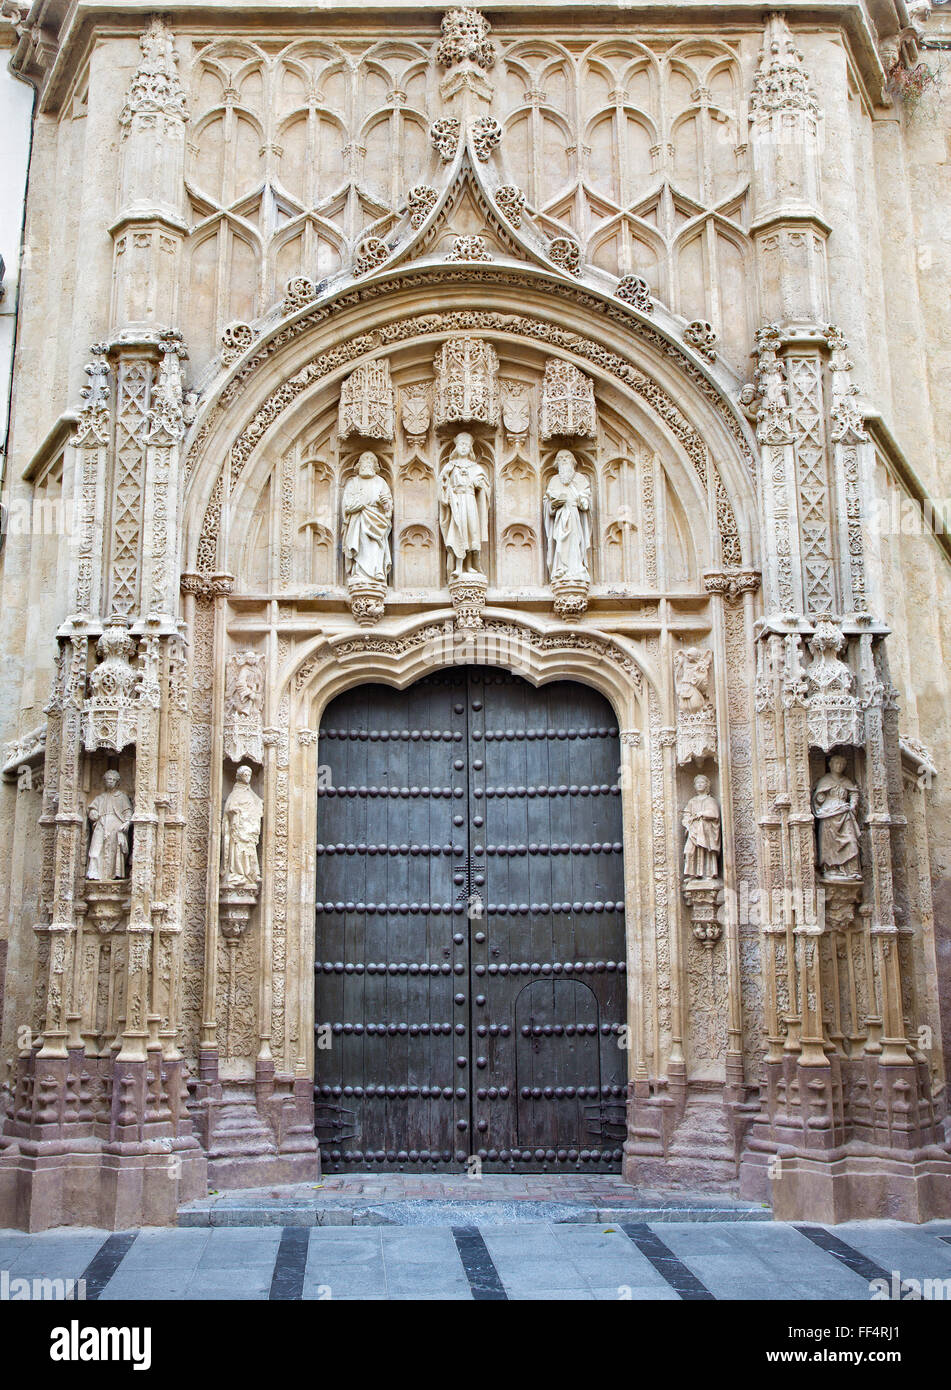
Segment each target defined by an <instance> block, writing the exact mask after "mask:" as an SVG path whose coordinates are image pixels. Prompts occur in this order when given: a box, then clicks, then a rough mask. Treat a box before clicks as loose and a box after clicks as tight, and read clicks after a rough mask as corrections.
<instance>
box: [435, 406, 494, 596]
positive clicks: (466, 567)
mask: <svg viewBox="0 0 951 1390" xmlns="http://www.w3.org/2000/svg"><path fill="white" fill-rule="evenodd" d="M489 489H490V483H489V474H488V472H487V470H486V469H485V468H483V466H482V464H481V463H479V461H478V459H477V458H476V456H475V449H474V445H473V440H472V435H471V434H465V433H462V434H457V435H456V437H455V439H454V440H453V445H452V453H451V454H450V455H449V458H448V460H447V462H446V463H445V464H444V465H443V467H442V468H441V469H440V473H439V529H440V531H441V532H442V538H443V542H444V543H445V546H446V563H447V567H448V570H449V578H450V579H453V578H459V577H461V576H462V575H463V574H473V573H474V574H481V573H482V571H481V570H480V569H479V559H480V555H481V551H482V546H483V545H484V544H485V542H486V541H487V540H488V539H489Z"/></svg>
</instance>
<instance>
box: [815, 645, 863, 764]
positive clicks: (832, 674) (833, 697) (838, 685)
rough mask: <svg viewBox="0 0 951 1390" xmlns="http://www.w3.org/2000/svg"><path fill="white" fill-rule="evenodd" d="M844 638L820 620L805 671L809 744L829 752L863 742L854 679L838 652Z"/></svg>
mask: <svg viewBox="0 0 951 1390" xmlns="http://www.w3.org/2000/svg"><path fill="white" fill-rule="evenodd" d="M844 645H845V638H844V636H843V635H842V633H841V632H840V631H839V629H838V628H837V627H836V625H835V624H834V623H833V622H831V621H830V620H829V619H828V618H820V619H819V621H818V622H817V623H816V630H815V632H814V633H813V635H812V637H811V638H810V639H809V642H808V646H809V650H810V652H812V656H813V660H812V664H811V665H810V666H809V668H808V670H807V671H806V685H807V691H808V694H807V700H806V703H807V705H808V708H809V742H810V743H811V744H812V745H813V747H815V748H821V749H823V751H824V752H826V753H828V752H829V751H830V749H832V748H835V747H836V746H838V745H840V744H842V745H854V746H860V745H861V744H862V743H863V742H864V729H863V723H864V720H863V718H862V711H861V709H860V708H859V703H858V700H857V699H856V697H855V695H854V694H853V687H854V684H855V679H854V677H853V675H852V672H851V671H850V670H849V668H848V666H847V665H846V663H845V662H844V661H843V660H842V659H841V658H840V656H839V652H840V651H841V649H842V647H843V646H844Z"/></svg>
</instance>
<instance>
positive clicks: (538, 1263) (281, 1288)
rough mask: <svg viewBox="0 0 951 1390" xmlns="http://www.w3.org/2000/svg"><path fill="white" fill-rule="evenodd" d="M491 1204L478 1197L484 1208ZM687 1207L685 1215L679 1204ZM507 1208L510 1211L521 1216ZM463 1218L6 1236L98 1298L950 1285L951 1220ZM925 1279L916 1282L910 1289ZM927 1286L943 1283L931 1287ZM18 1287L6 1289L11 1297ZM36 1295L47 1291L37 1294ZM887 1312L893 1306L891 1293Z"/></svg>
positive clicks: (782, 1292)
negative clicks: (828, 1223)
mask: <svg viewBox="0 0 951 1390" xmlns="http://www.w3.org/2000/svg"><path fill="white" fill-rule="evenodd" d="M476 1211H477V1208H473V1209H472V1212H473V1213H475V1212H476ZM672 1214H673V1213H672ZM505 1215H507V1212H502V1211H501V1210H500V1211H499V1212H498V1216H505ZM464 1216H465V1213H464V1212H458V1213H456V1214H455V1215H454V1217H453V1222H452V1224H447V1225H420V1224H413V1225H367V1226H355V1225H349V1226H348V1225H329V1226H316V1225H309V1226H308V1225H290V1226H286V1225H257V1226H240V1225H233V1226H232V1225H222V1226H213V1225H205V1226H188V1227H179V1228H177V1229H157V1228H151V1229H144V1230H140V1231H136V1232H128V1233H119V1234H117V1235H110V1234H109V1233H108V1232H105V1231H96V1230H88V1229H75V1228H70V1229H65V1228H60V1229H58V1230H54V1231H49V1232H44V1233H42V1234H38V1235H26V1234H24V1233H23V1232H21V1231H9V1230H8V1231H0V1299H3V1298H13V1297H17V1296H19V1297H22V1296H23V1295H22V1293H19V1294H18V1293H17V1290H22V1289H23V1288H24V1287H25V1286H24V1285H21V1284H17V1283H15V1282H14V1281H16V1280H23V1279H28V1280H34V1279H63V1280H68V1279H77V1280H78V1279H81V1278H84V1277H85V1279H86V1297H87V1298H88V1299H90V1300H92V1299H98V1300H100V1301H108V1300H115V1299H134V1300H149V1299H159V1300H164V1299H175V1300H182V1299H229V1300H230V1299H237V1300H244V1299H253V1300H267V1299H274V1300H280V1301H287V1300H298V1299H303V1300H318V1299H320V1300H358V1299H364V1300H366V1299H403V1300H407V1299H414V1300H442V1299H453V1300H454V1299H465V1300H469V1299H483V1300H490V1299H495V1300H502V1299H509V1300H516V1299H518V1300H526V1299H541V1300H561V1299H568V1300H573V1301H574V1300H593V1299H599V1300H617V1299H625V1300H626V1299H636V1300H670V1301H675V1300H684V1301H710V1300H735V1299H759V1300H788V1299H809V1300H824V1299H833V1300H838V1299H846V1300H853V1301H859V1302H861V1301H863V1300H864V1301H868V1300H870V1298H871V1290H870V1280H871V1279H874V1278H882V1277H884V1278H886V1279H888V1280H891V1279H892V1272H893V1271H895V1273H896V1277H897V1278H898V1279H900V1280H903V1281H909V1280H918V1281H925V1280H929V1281H934V1280H940V1281H947V1282H946V1283H944V1284H943V1285H940V1286H938V1285H931V1286H930V1287H931V1288H932V1290H933V1291H932V1293H931V1294H930V1295H929V1294H928V1293H927V1292H926V1293H925V1296H926V1297H928V1296H931V1297H935V1296H936V1295H935V1292H934V1290H935V1289H940V1290H942V1292H939V1294H938V1296H940V1297H943V1298H944V1299H948V1298H951V1221H941V1222H931V1223H929V1224H928V1225H926V1226H907V1225H901V1224H899V1223H896V1222H886V1221H872V1222H852V1223H848V1224H846V1225H842V1226H836V1227H823V1226H792V1225H785V1224H780V1223H777V1222H773V1221H769V1220H766V1221H763V1220H756V1221H746V1220H735V1219H734V1220H726V1221H717V1220H709V1219H707V1220H689V1219H688V1220H676V1219H674V1220H660V1221H643V1220H638V1219H637V1213H631V1216H630V1219H628V1218H627V1217H625V1218H624V1219H622V1220H620V1221H606V1222H599V1221H596V1220H569V1221H567V1222H565V1221H557V1220H534V1221H533V1220H504V1219H503V1220H491V1221H487V1222H484V1223H481V1224H480V1223H478V1222H470V1223H468V1224H463V1218H464ZM910 1287H913V1286H910V1285H908V1284H907V1283H906V1291H907V1289H908V1288H910ZM924 1287H925V1289H926V1290H927V1288H928V1287H929V1286H927V1285H925V1286H924ZM5 1291H6V1292H5ZM34 1296H35V1297H37V1296H42V1295H41V1294H34ZM877 1306H878V1309H879V1311H883V1307H882V1304H881V1303H878V1305H877Z"/></svg>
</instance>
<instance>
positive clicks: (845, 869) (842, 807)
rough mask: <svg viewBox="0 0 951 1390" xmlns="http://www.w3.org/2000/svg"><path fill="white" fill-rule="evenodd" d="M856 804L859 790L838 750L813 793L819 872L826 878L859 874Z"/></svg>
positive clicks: (853, 876)
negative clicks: (848, 774)
mask: <svg viewBox="0 0 951 1390" xmlns="http://www.w3.org/2000/svg"><path fill="white" fill-rule="evenodd" d="M858 804H859V789H858V787H857V786H856V784H855V783H854V782H853V781H852V779H851V777H848V776H846V772H845V758H843V757H842V755H841V754H839V753H837V754H836V755H835V756H834V757H832V758H830V759H829V770H828V772H826V773H825V774H824V775H823V776H822V777H820V778H819V780H818V782H817V783H816V785H815V788H814V789H813V793H812V811H813V815H814V816H815V818H816V822H817V825H818V832H819V833H818V860H819V871H820V873H822V874H824V875H825V877H827V878H858V876H859V874H860V873H861V858H860V855H859V823H858V818H857V816H856V810H857V809H858Z"/></svg>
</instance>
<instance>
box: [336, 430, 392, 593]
mask: <svg viewBox="0 0 951 1390" xmlns="http://www.w3.org/2000/svg"><path fill="white" fill-rule="evenodd" d="M343 519H344V522H345V523H346V531H345V533H344V538H343V553H344V558H345V560H346V565H347V579H348V581H349V582H350V583H360V582H363V583H371V584H382V585H383V586H384V587H385V586H386V582H387V580H388V578H389V573H390V566H391V564H392V556H391V554H390V526H391V524H392V521H393V494H392V493H391V492H390V489H389V488H388V487H387V485H386V480H385V479H383V478H381V477H380V465H379V462H378V460H377V457H376V454H374V453H371V452H370V450H367V452H366V453H363V454H361V455H360V458H359V460H358V461H357V471H356V475H355V476H354V477H352V478H350V479H349V481H348V482H347V486H346V487H345V488H344V490H343Z"/></svg>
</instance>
